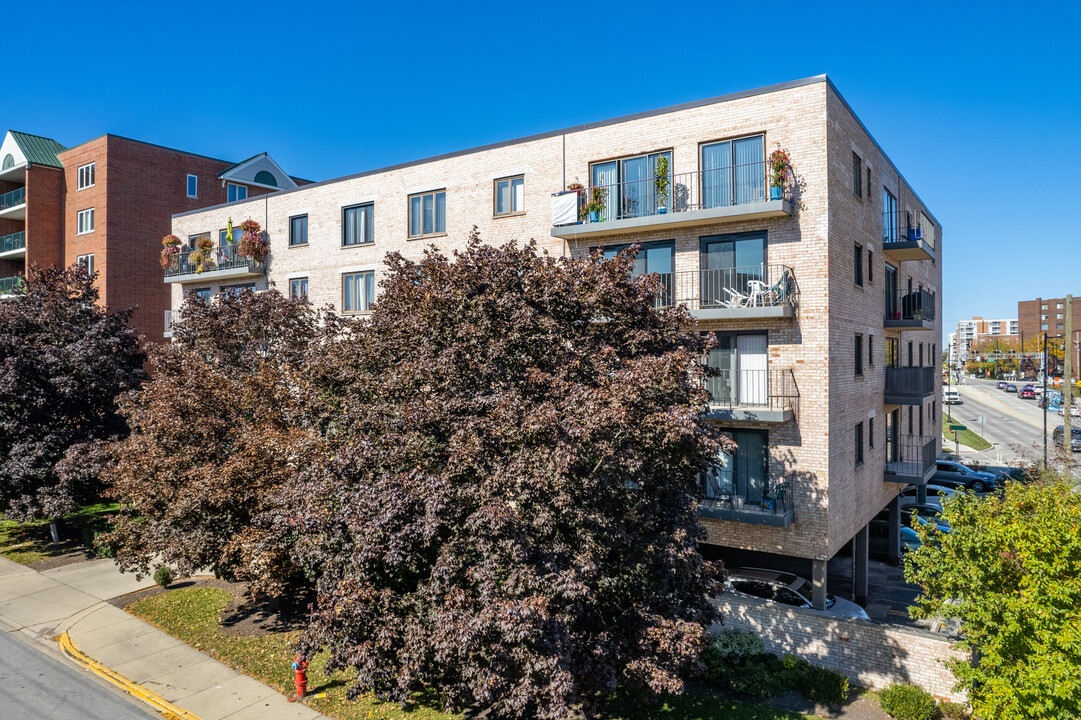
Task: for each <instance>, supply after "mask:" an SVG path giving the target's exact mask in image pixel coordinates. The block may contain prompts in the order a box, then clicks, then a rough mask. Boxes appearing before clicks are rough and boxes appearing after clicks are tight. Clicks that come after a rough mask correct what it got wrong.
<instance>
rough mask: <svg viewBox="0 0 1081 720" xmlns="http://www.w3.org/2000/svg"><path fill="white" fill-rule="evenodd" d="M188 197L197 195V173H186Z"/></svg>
mask: <svg viewBox="0 0 1081 720" xmlns="http://www.w3.org/2000/svg"><path fill="white" fill-rule="evenodd" d="M188 197H190V198H197V197H199V176H198V175H191V174H189V175H188Z"/></svg>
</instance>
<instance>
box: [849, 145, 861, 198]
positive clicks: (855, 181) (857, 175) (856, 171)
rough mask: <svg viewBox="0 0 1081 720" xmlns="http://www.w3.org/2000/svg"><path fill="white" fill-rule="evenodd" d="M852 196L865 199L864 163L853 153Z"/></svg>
mask: <svg viewBox="0 0 1081 720" xmlns="http://www.w3.org/2000/svg"><path fill="white" fill-rule="evenodd" d="M852 194H853V195H855V196H856V197H858V198H861V197H863V161H862V160H860V156H859V155H857V154H856V153H852Z"/></svg>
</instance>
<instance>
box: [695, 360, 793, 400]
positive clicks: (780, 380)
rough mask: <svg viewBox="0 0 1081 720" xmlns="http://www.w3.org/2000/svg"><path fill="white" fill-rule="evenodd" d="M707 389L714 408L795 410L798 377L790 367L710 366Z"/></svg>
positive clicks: (706, 382) (706, 381) (707, 370)
mask: <svg viewBox="0 0 1081 720" xmlns="http://www.w3.org/2000/svg"><path fill="white" fill-rule="evenodd" d="M706 372H707V373H709V375H708V376H707V377H706V380H705V384H706V390H708V391H709V395H710V400H709V405H710V407H713V408H728V409H735V408H751V407H753V408H761V409H766V410H789V409H792V410H794V409H795V406H796V403H797V402H798V400H799V391H798V390H797V388H796V378H795V376H794V375H793V374H792V370H791V369H788V368H771V369H767V370H719V369H716V368H709V367H707V369H706Z"/></svg>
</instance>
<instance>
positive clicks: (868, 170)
mask: <svg viewBox="0 0 1081 720" xmlns="http://www.w3.org/2000/svg"><path fill="white" fill-rule="evenodd" d="M867 202H869V203H871V202H874V198H873V197H871V168H867Z"/></svg>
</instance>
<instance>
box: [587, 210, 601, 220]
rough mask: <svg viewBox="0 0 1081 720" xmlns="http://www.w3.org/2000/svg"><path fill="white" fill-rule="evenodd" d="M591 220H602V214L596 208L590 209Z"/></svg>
mask: <svg viewBox="0 0 1081 720" xmlns="http://www.w3.org/2000/svg"><path fill="white" fill-rule="evenodd" d="M589 221H590V222H600V221H601V214H600V213H599V212H597V211H596V210H592V211H590V213H589Z"/></svg>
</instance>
